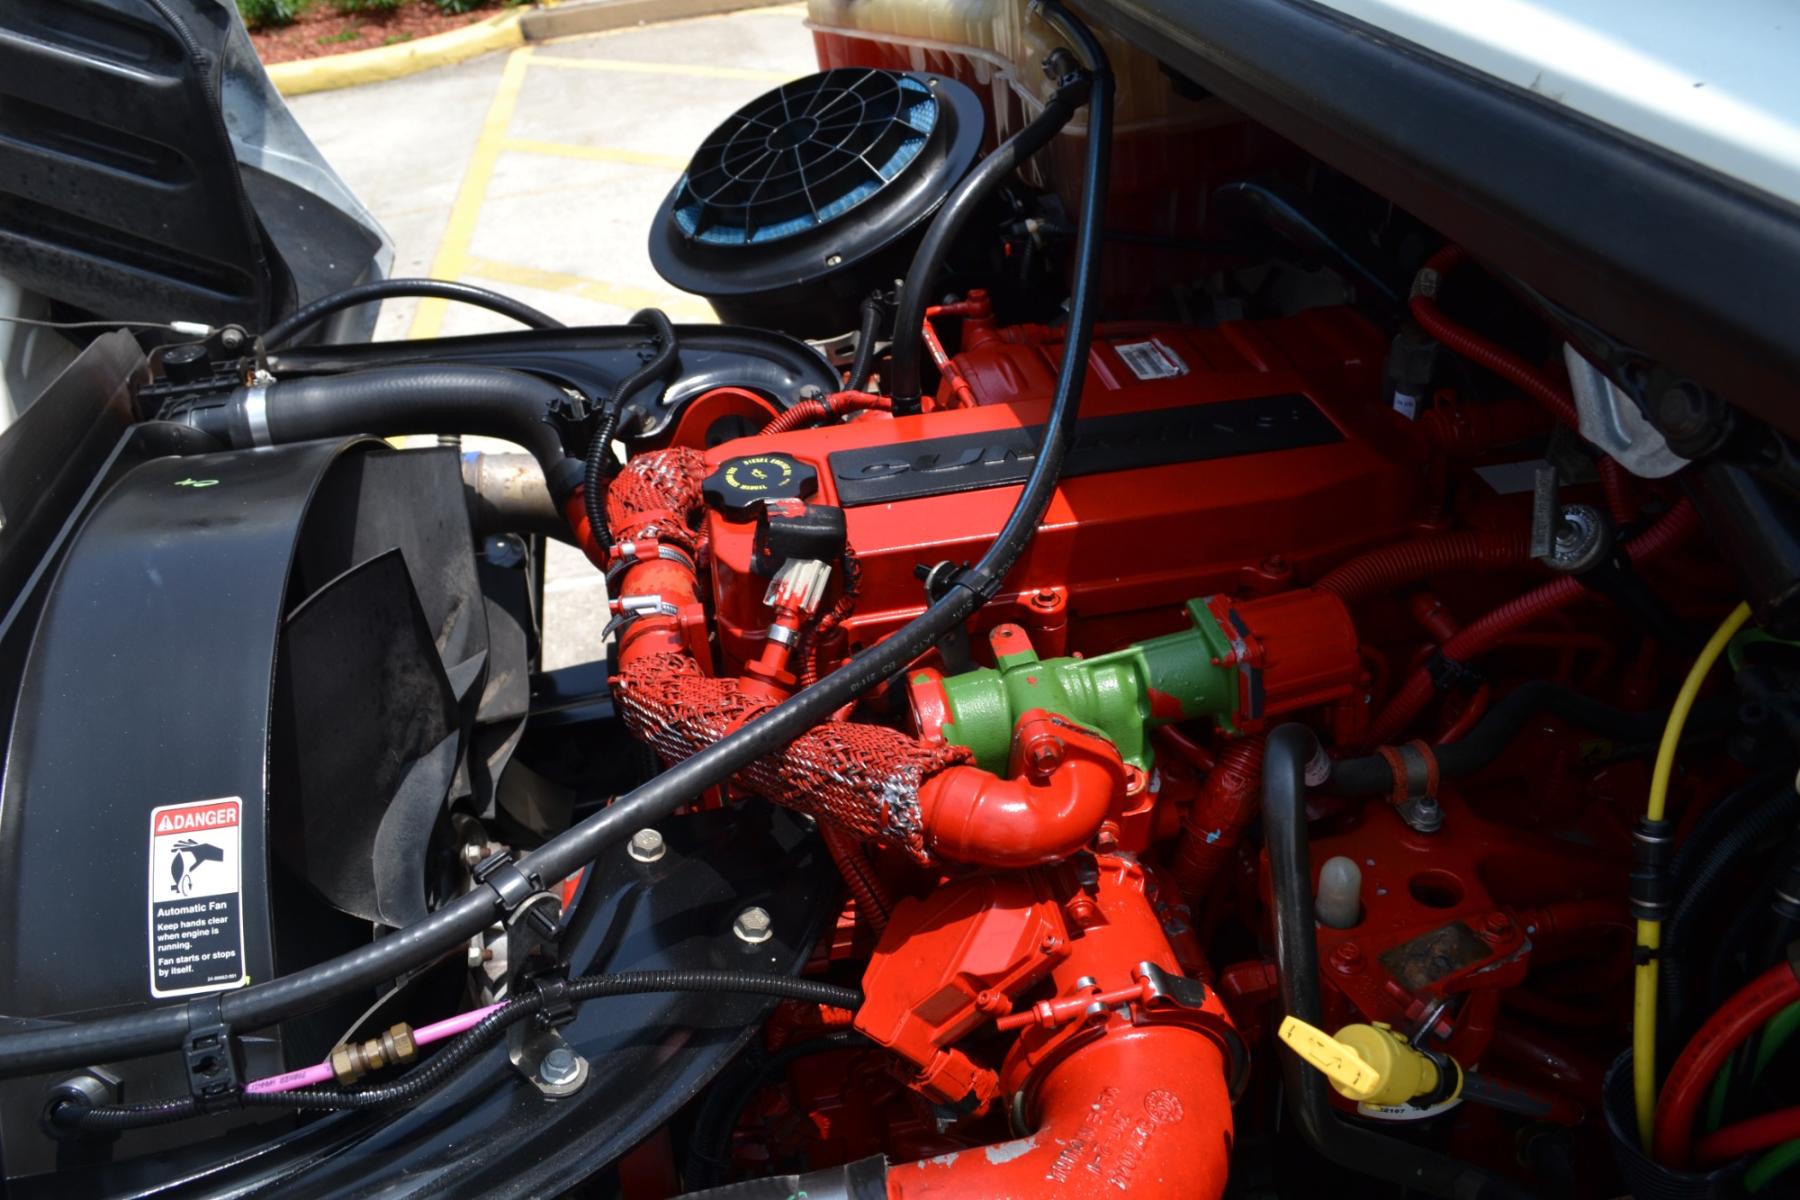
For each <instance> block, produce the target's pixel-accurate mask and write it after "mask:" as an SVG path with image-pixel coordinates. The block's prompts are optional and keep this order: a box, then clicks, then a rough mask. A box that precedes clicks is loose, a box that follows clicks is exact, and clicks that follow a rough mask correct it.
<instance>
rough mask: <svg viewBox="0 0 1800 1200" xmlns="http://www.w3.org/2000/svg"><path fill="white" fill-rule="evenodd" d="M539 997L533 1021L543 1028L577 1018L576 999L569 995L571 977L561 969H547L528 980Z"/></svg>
mask: <svg viewBox="0 0 1800 1200" xmlns="http://www.w3.org/2000/svg"><path fill="white" fill-rule="evenodd" d="M526 982H527V983H528V984H529V986H530V989H531V991H532V992H533V993H534V994H535V995H536V996H537V998H538V1008H537V1012H535V1013H533V1014H532V1017H531V1019H532V1022H533V1023H534V1024H535V1025H536V1026H537V1027H538V1028H539V1029H542V1030H551V1029H555V1028H557V1027H558V1026H562V1025H567V1024H568V1023H569V1022H570V1021H573V1020H574V1019H575V1001H574V1000H573V999H571V998H570V996H569V977H568V976H567V975H564V974H563V973H561V972H560V971H545V972H544V973H543V974H541V975H533V976H532V977H531V978H530V979H529V980H528V981H526Z"/></svg>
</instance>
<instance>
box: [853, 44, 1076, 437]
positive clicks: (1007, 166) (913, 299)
mask: <svg viewBox="0 0 1800 1200" xmlns="http://www.w3.org/2000/svg"><path fill="white" fill-rule="evenodd" d="M1071 40H1073V39H1071ZM1081 90H1082V85H1078V86H1075V87H1069V86H1064V87H1060V88H1058V89H1057V90H1056V93H1055V94H1054V95H1052V96H1051V97H1050V101H1049V103H1047V104H1045V105H1044V111H1043V112H1041V113H1039V114H1038V115H1037V116H1035V117H1033V118H1032V119H1031V120H1030V121H1029V122H1028V123H1027V124H1026V125H1025V127H1024V128H1023V129H1021V130H1019V132H1017V133H1015V134H1013V135H1012V136H1011V137H1009V138H1007V139H1006V140H1005V141H1004V142H1001V143H1000V144H999V145H998V146H996V147H994V152H993V153H992V154H990V155H988V156H987V157H986V158H984V159H982V160H981V162H980V163H978V164H976V166H975V169H974V170H972V171H970V172H969V173H968V175H966V176H964V177H963V181H962V182H961V183H960V184H958V185H957V186H956V190H955V191H953V192H951V193H950V198H949V199H947V200H945V201H944V206H943V207H942V208H940V209H938V212H937V216H935V217H933V218H932V219H931V224H930V225H929V226H928V227H927V228H926V230H925V236H924V238H923V239H922V240H921V241H920V242H919V248H918V250H917V251H916V252H915V253H914V254H913V257H912V263H911V265H909V266H908V267H907V268H906V279H905V281H904V282H903V283H901V285H900V298H899V303H898V306H897V308H896V310H895V313H894V344H893V346H892V348H891V350H890V354H889V358H888V379H887V385H888V386H887V391H888V395H890V396H892V397H893V398H894V413H895V415H901V414H903V413H906V412H917V411H918V403H919V395H920V386H921V385H920V378H921V359H922V357H923V355H924V352H925V341H924V337H923V335H922V333H921V330H923V328H924V325H925V310H926V308H928V307H930V304H931V296H932V291H931V289H932V287H933V286H934V285H935V284H936V282H937V278H938V276H939V275H940V274H942V273H943V270H944V260H945V259H947V258H948V257H949V256H950V250H951V248H952V247H953V246H954V245H955V244H956V241H957V239H958V238H959V237H961V236H962V232H963V229H964V227H966V226H967V225H968V223H969V220H970V218H972V217H973V216H974V215H975V214H976V212H978V211H979V210H980V208H981V206H982V205H983V204H985V203H986V202H987V199H988V197H989V196H991V195H992V194H993V192H994V190H995V189H996V188H998V187H999V186H1000V185H1001V184H1003V183H1005V182H1006V181H1007V180H1008V179H1010V178H1012V175H1013V172H1015V171H1017V170H1018V169H1019V168H1020V167H1021V166H1023V165H1024V164H1025V163H1026V161H1027V160H1029V159H1030V158H1031V156H1032V155H1034V154H1036V153H1037V152H1038V151H1039V150H1042V149H1043V148H1044V147H1045V146H1046V145H1048V144H1049V142H1050V139H1051V138H1053V137H1055V136H1056V135H1057V133H1058V132H1060V131H1061V129H1062V127H1063V126H1064V125H1067V124H1068V123H1069V118H1070V117H1072V116H1074V115H1075V110H1076V109H1077V108H1079V107H1080V106H1081V96H1080V92H1081ZM1092 103H1093V102H1092V99H1091V98H1090V100H1089V107H1090V109H1091V108H1092ZM1088 130H1089V132H1088V140H1089V141H1092V140H1093V138H1094V133H1093V118H1092V115H1091V112H1090V115H1089V120H1088ZM1086 203H1087V201H1086V200H1085V199H1084V200H1083V204H1086ZM1085 215H1086V214H1085V212H1084V214H1083V216H1084V219H1085Z"/></svg>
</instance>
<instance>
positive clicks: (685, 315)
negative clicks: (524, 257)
mask: <svg viewBox="0 0 1800 1200" xmlns="http://www.w3.org/2000/svg"><path fill="white" fill-rule="evenodd" d="M463 270H464V271H465V272H467V273H468V274H470V275H476V276H479V277H480V278H482V279H489V280H492V281H493V282H495V283H510V284H514V285H516V286H518V287H528V288H536V289H537V290H538V291H543V292H561V293H563V294H564V295H568V296H579V297H580V298H581V299H583V300H591V301H593V302H594V303H596V304H610V305H612V306H614V307H615V308H632V309H637V308H660V309H662V310H663V311H664V312H666V313H668V314H669V315H670V316H671V317H676V318H679V319H681V320H684V321H700V322H707V323H711V322H713V321H716V320H717V319H718V318H717V317H715V316H713V311H712V309H711V308H709V307H707V304H706V302H705V301H704V300H701V299H699V298H698V297H696V296H685V295H683V294H681V293H680V292H660V291H656V290H655V289H652V288H641V287H633V286H632V285H630V284H623V283H607V282H606V281H605V280H603V279H589V278H587V277H586V276H583V275H568V274H565V273H563V272H561V271H545V270H542V269H540V268H538V267H525V266H520V265H519V264H518V263H508V262H498V261H496V260H494V259H491V258H470V259H466V260H465V261H464V263H463Z"/></svg>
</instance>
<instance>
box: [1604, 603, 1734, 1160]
mask: <svg viewBox="0 0 1800 1200" xmlns="http://www.w3.org/2000/svg"><path fill="white" fill-rule="evenodd" d="M1749 619H1750V606H1749V605H1748V604H1740V605H1738V606H1737V607H1736V608H1734V609H1732V610H1731V614H1730V615H1729V616H1727V617H1726V618H1725V620H1724V621H1722V622H1720V624H1719V627H1718V628H1717V629H1715V630H1714V631H1713V635H1712V637H1710V638H1708V639H1707V642H1706V647H1705V649H1703V650H1701V651H1700V657H1699V658H1696V659H1695V660H1694V665H1693V666H1692V667H1690V668H1689V669H1688V673H1687V678H1686V679H1684V680H1682V681H1681V691H1680V692H1679V693H1677V694H1676V696H1675V703H1674V705H1673V706H1672V707H1671V708H1670V709H1669V723H1668V724H1667V725H1664V726H1663V735H1662V743H1661V745H1659V746H1657V748H1656V768H1655V770H1654V771H1652V772H1651V774H1650V801H1649V803H1648V804H1647V805H1646V806H1645V809H1644V818H1645V820H1648V821H1660V820H1662V819H1663V813H1664V812H1665V811H1667V809H1668V805H1669V777H1670V776H1671V775H1673V774H1674V772H1675V747H1676V746H1677V745H1679V744H1680V742H1681V731H1682V729H1683V727H1685V726H1686V725H1687V719H1688V714H1689V713H1690V712H1692V711H1693V709H1694V697H1696V696H1698V695H1699V694H1700V685H1701V684H1702V683H1704V682H1706V676H1707V674H1708V673H1709V672H1710V671H1711V670H1712V667H1713V664H1714V663H1716V662H1718V661H1719V655H1721V654H1723V653H1725V646H1726V643H1728V642H1730V641H1731V639H1732V637H1733V635H1735V634H1736V633H1737V631H1738V630H1740V629H1742V628H1743V627H1744V622H1746V621H1748V620H1749ZM1637 944H1638V945H1639V946H1641V947H1642V948H1643V949H1645V950H1651V951H1654V950H1657V949H1660V948H1661V946H1662V922H1661V921H1639V922H1638V923H1637ZM1657 975H1658V971H1657V959H1656V956H1655V955H1654V954H1649V955H1645V956H1644V961H1643V962H1642V963H1640V964H1639V965H1638V968H1637V974H1636V978H1635V979H1634V981H1633V994H1632V1005H1631V1013H1632V1016H1631V1089H1632V1095H1633V1098H1634V1099H1635V1100H1636V1101H1637V1123H1638V1139H1639V1141H1641V1142H1642V1143H1643V1147H1644V1153H1645V1154H1648V1153H1650V1136H1651V1131H1652V1126H1653V1125H1654V1124H1655V1121H1656V984H1657Z"/></svg>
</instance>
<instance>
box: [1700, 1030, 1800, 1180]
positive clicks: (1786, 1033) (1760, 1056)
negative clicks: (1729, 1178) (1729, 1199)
mask: <svg viewBox="0 0 1800 1200" xmlns="http://www.w3.org/2000/svg"><path fill="white" fill-rule="evenodd" d="M1796 1032H1800V1004H1790V1005H1788V1006H1787V1007H1786V1008H1784V1009H1782V1010H1781V1011H1780V1012H1778V1013H1776V1014H1775V1015H1774V1016H1773V1017H1770V1018H1769V1023H1768V1024H1767V1025H1765V1026H1763V1035H1762V1042H1761V1043H1760V1044H1759V1045H1758V1046H1757V1048H1756V1064H1755V1066H1754V1067H1753V1068H1752V1069H1751V1072H1750V1079H1751V1081H1752V1082H1755V1081H1756V1080H1757V1079H1759V1078H1761V1077H1762V1073H1763V1068H1764V1067H1767V1066H1768V1065H1769V1063H1770V1062H1771V1061H1773V1059H1774V1058H1775V1055H1776V1053H1777V1052H1778V1051H1780V1049H1781V1047H1782V1046H1783V1045H1784V1044H1785V1043H1786V1042H1787V1041H1789V1040H1790V1039H1791V1038H1792V1037H1793V1036H1794V1034H1795V1033H1796ZM1730 1066H1731V1064H1730V1063H1729V1062H1727V1063H1726V1064H1725V1068H1726V1069H1725V1071H1721V1072H1720V1075H1721V1076H1724V1075H1725V1074H1726V1072H1727V1071H1729V1069H1730ZM1723 1114H1724V1093H1723V1092H1722V1091H1721V1089H1720V1088H1719V1087H1718V1081H1717V1080H1715V1081H1714V1087H1713V1091H1712V1095H1711V1097H1710V1098H1709V1100H1708V1104H1707V1119H1708V1121H1709V1122H1711V1125H1710V1127H1711V1128H1713V1129H1717V1128H1718V1127H1719V1126H1718V1122H1719V1121H1720V1120H1721V1119H1722V1117H1723ZM1795 1164H1800V1139H1796V1140H1794V1141H1790V1142H1783V1143H1782V1144H1781V1145H1779V1146H1776V1147H1775V1148H1774V1149H1772V1150H1769V1151H1767V1152H1765V1153H1764V1154H1763V1156H1762V1157H1761V1158H1759V1159H1757V1160H1756V1161H1755V1162H1754V1163H1752V1164H1751V1166H1750V1169H1749V1170H1748V1171H1746V1172H1745V1173H1744V1190H1745V1191H1747V1192H1752V1193H1754V1192H1760V1191H1762V1190H1763V1189H1764V1188H1766V1187H1768V1186H1769V1185H1770V1184H1771V1183H1773V1182H1775V1180H1777V1179H1779V1178H1780V1177H1781V1176H1782V1175H1784V1174H1786V1173H1787V1172H1788V1171H1789V1170H1791V1169H1792V1168H1793V1167H1794V1166H1795Z"/></svg>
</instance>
